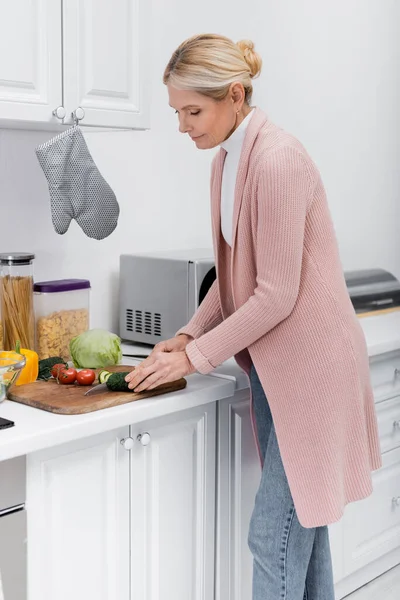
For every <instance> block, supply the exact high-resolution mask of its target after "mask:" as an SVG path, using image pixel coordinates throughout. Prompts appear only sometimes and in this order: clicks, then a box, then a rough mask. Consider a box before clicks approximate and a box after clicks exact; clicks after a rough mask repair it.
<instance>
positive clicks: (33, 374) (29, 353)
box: [15, 342, 39, 385]
mask: <svg viewBox="0 0 400 600" xmlns="http://www.w3.org/2000/svg"><path fill="white" fill-rule="evenodd" d="M15 352H16V353H17V354H23V355H24V356H25V359H26V365H25V367H24V368H23V369H22V371H21V373H20V374H19V377H18V379H17V381H16V383H15V385H23V384H24V383H32V382H33V381H36V379H37V376H38V375H39V356H38V354H37V353H36V352H34V350H28V349H27V348H20V344H19V342H17V346H16V348H15Z"/></svg>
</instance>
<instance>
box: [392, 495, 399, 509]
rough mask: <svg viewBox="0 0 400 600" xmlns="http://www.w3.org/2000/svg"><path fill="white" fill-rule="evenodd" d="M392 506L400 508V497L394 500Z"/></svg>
mask: <svg viewBox="0 0 400 600" xmlns="http://www.w3.org/2000/svg"><path fill="white" fill-rule="evenodd" d="M392 506H393V508H397V507H398V506H400V496H397V498H392Z"/></svg>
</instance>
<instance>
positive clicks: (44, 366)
mask: <svg viewBox="0 0 400 600" xmlns="http://www.w3.org/2000/svg"><path fill="white" fill-rule="evenodd" d="M57 363H62V364H63V365H65V367H68V365H67V363H65V362H64V361H63V359H62V358H61V357H60V356H52V357H50V358H43V359H42V360H39V374H38V379H43V380H44V381H47V380H48V379H50V377H51V369H52V368H53V367H54V365H56V364H57Z"/></svg>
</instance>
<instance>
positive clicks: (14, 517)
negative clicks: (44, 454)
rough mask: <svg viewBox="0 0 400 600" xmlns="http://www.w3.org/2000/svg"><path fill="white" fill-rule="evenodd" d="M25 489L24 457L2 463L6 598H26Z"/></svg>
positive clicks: (0, 542) (1, 573)
mask: <svg viewBox="0 0 400 600" xmlns="http://www.w3.org/2000/svg"><path fill="white" fill-rule="evenodd" d="M25 491H26V462H25V457H18V458H13V459H10V460H6V461H4V462H0V581H1V584H0V585H1V586H2V588H1V587H0V589H2V591H3V596H4V600H26V599H27V545H26V535H27V531H26V527H27V523H26V510H25ZM0 597H1V595H0Z"/></svg>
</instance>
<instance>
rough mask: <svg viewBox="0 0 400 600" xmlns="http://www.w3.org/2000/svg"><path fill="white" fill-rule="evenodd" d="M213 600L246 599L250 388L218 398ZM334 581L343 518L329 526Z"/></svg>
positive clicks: (251, 490) (252, 463)
mask: <svg viewBox="0 0 400 600" xmlns="http://www.w3.org/2000/svg"><path fill="white" fill-rule="evenodd" d="M217 439H218V453H217V456H218V459H217V469H218V485H217V540H216V548H217V556H216V600H248V598H251V590H252V574H253V558H252V554H251V552H250V550H249V547H248V542H247V540H248V529H249V523H250V518H251V514H252V511H253V507H254V501H255V496H256V493H257V490H258V486H259V483H260V478H261V466H260V461H259V457H258V452H257V448H256V444H255V441H254V435H253V427H252V423H251V416H250V393H249V390H248V389H247V390H242V391H240V392H237V393H236V394H235V396H234V397H233V398H230V399H226V400H221V401H220V402H219V414H218V436H217ZM329 537H330V544H331V553H332V562H333V572H334V580H335V582H337V581H339V580H340V579H341V578H342V577H343V569H344V567H343V522H342V521H339V522H338V523H334V524H333V525H331V526H330V527H329Z"/></svg>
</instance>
